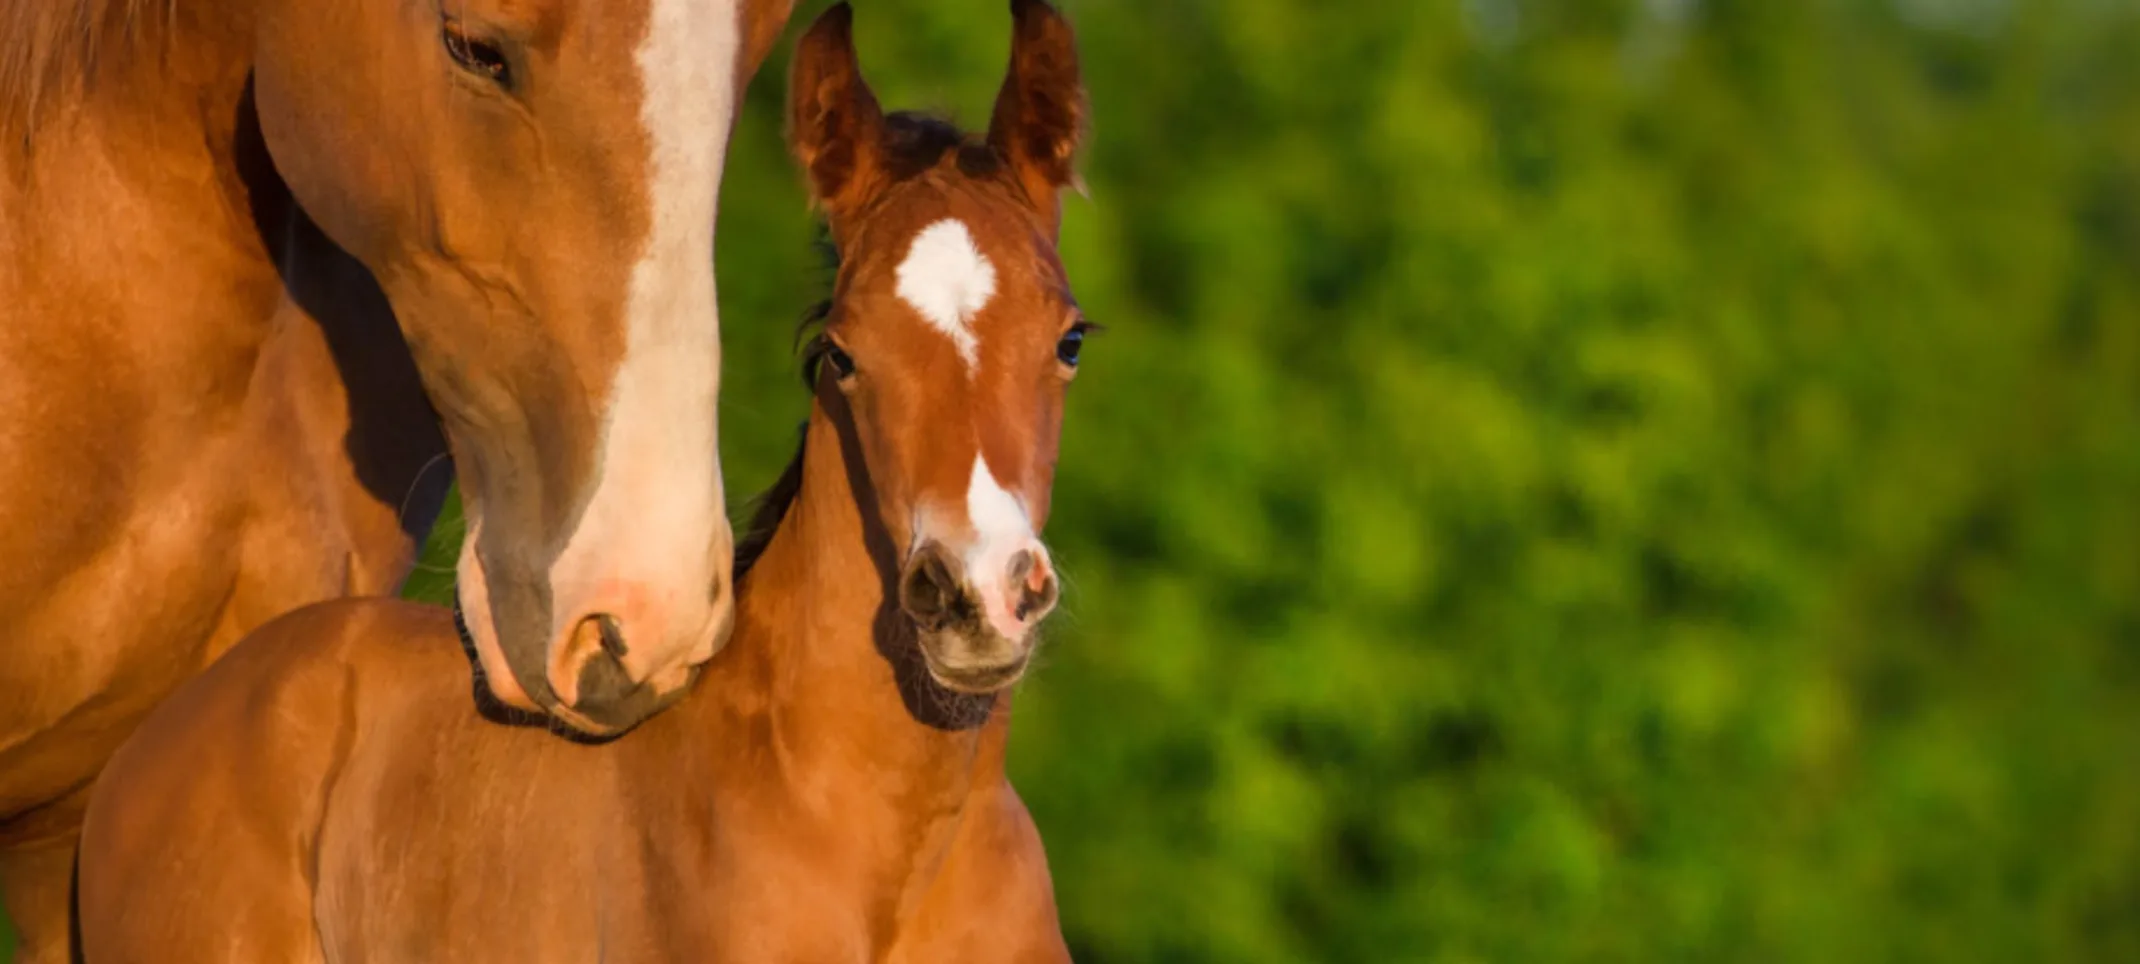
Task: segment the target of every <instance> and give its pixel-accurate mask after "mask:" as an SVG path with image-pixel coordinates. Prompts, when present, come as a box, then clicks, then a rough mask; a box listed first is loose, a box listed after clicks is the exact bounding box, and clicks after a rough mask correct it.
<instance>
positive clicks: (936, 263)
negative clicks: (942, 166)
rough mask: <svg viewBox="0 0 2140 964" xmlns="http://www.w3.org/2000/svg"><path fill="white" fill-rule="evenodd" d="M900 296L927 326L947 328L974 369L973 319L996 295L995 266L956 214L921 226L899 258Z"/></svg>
mask: <svg viewBox="0 0 2140 964" xmlns="http://www.w3.org/2000/svg"><path fill="white" fill-rule="evenodd" d="M898 290H899V297H901V298H903V299H905V300H906V303H907V304H909V305H912V306H913V307H914V310H915V311H917V312H919V313H920V314H921V317H922V319H923V320H925V321H927V322H928V323H929V327H931V328H935V329H936V330H937V331H940V332H943V333H944V336H945V337H947V338H950V339H951V344H952V347H954V348H957V349H958V353H959V357H960V358H961V359H964V360H965V362H966V370H967V371H968V372H971V371H973V367H974V365H975V364H977V363H978V361H979V351H980V345H979V343H978V341H977V340H976V339H975V337H974V333H973V318H974V316H975V315H978V314H980V313H981V309H983V308H986V307H988V299H990V298H993V297H995V294H996V268H995V266H994V265H992V264H989V263H988V257H987V256H986V255H983V254H982V253H981V249H980V248H979V247H978V246H976V245H975V244H974V243H973V234H972V233H971V232H969V231H967V230H966V224H965V222H963V221H960V220H958V219H956V218H945V219H944V220H942V221H938V222H936V223H935V224H931V225H929V226H928V227H926V228H923V229H921V233H920V234H917V235H915V236H914V243H913V244H912V245H911V246H909V247H908V248H907V256H906V260H904V261H901V262H900V263H899V289H898Z"/></svg>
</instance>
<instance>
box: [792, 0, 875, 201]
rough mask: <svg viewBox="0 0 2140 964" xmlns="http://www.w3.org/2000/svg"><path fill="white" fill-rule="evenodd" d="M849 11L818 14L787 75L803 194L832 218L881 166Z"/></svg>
mask: <svg viewBox="0 0 2140 964" xmlns="http://www.w3.org/2000/svg"><path fill="white" fill-rule="evenodd" d="M853 26H854V10H853V9H852V8H850V7H849V6H848V5H847V4H846V3H840V4H837V5H835V6H833V7H832V9H830V10H827V11H825V12H824V13H822V14H820V15H818V18H817V22H816V23H813V24H811V25H810V31H809V32H808V33H805V34H803V38H802V41H801V42H800V43H799V44H797V45H796V48H795V64H794V68H793V70H792V71H791V72H790V74H789V76H788V149H789V150H791V151H793V152H794V154H795V159H796V160H797V161H800V162H801V163H802V166H803V171H804V172H805V173H807V174H808V175H809V178H810V199H811V200H813V201H816V202H817V203H818V204H819V205H820V206H822V207H823V208H824V209H825V213H826V214H828V215H830V216H832V217H834V218H838V217H839V216H840V214H841V213H842V212H845V211H848V210H851V209H852V208H853V207H854V205H855V204H856V203H858V202H860V201H861V200H862V199H863V198H865V197H867V196H868V189H869V186H870V185H871V184H872V183H873V182H874V180H875V179H876V177H877V176H878V172H879V171H880V170H882V165H881V164H880V163H879V160H880V159H879V154H880V152H881V150H882V138H883V132H884V113H883V111H881V110H880V109H878V107H877V97H876V95H875V94H872V93H870V92H869V85H868V84H866V83H864V82H863V81H862V68H861V66H860V65H859V64H858V63H856V61H855V45H854V31H853Z"/></svg>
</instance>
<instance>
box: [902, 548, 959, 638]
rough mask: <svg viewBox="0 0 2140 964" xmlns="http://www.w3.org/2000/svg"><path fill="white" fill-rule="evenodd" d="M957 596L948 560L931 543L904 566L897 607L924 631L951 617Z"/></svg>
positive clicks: (940, 625) (934, 627)
mask: <svg viewBox="0 0 2140 964" xmlns="http://www.w3.org/2000/svg"><path fill="white" fill-rule="evenodd" d="M959 593H960V590H959V581H958V577H957V576H956V575H954V574H953V573H952V571H951V563H950V561H949V560H948V559H947V558H946V557H945V555H944V553H943V551H942V550H941V549H939V548H938V547H936V546H935V545H933V544H932V545H929V546H924V547H923V548H922V549H921V550H920V551H919V552H917V553H916V554H915V557H914V560H913V561H912V562H910V563H908V564H907V571H906V575H905V577H903V578H901V579H900V580H899V607H900V608H901V609H904V610H906V613H907V615H908V616H909V617H912V618H913V620H914V621H915V622H916V623H919V624H920V625H921V626H922V627H923V628H924V629H940V628H942V627H943V626H944V624H946V623H948V622H950V620H951V618H952V616H953V615H954V612H953V610H954V609H956V608H957V606H958V602H959Z"/></svg>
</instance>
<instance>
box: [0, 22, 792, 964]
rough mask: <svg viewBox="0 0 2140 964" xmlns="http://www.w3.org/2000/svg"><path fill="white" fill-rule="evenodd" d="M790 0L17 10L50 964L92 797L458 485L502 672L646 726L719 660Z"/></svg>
mask: <svg viewBox="0 0 2140 964" xmlns="http://www.w3.org/2000/svg"><path fill="white" fill-rule="evenodd" d="M790 3H791V0H425V2H392V0H34V2H32V0H21V2H8V3H5V4H0V555H4V556H5V557H6V558H7V559H8V560H9V564H8V565H7V566H6V567H4V568H0V894H4V896H5V900H6V904H7V909H8V912H9V913H10V914H11V915H12V916H13V917H14V918H15V921H16V923H17V925H18V927H19V928H20V935H21V938H22V941H23V945H22V949H23V951H24V952H25V954H26V956H27V957H28V959H30V960H35V961H56V960H64V959H65V958H66V956H67V953H68V952H67V946H66V945H67V940H66V912H67V902H68V884H69V878H70V876H71V874H72V865H73V854H74V840H75V834H76V828H77V827H78V825H79V821H80V818H81V811H82V807H83V806H84V804H85V802H86V800H87V798H88V795H89V788H90V785H91V783H92V781H93V780H94V779H95V777H96V774H97V773H98V771H99V770H100V769H101V768H102V766H103V765H104V763H105V761H106V760H107V759H108V758H109V756H110V754H111V753H112V752H113V751H114V750H115V749H116V748H117V747H118V746H119V744H120V743H121V742H122V741H123V740H124V739H125V738H126V736H127V735H128V734H129V733H130V732H131V731H132V730H133V728H134V727H135V725H136V724H137V723H138V722H139V720H140V719H141V718H142V717H143V716H144V715H145V714H146V713H147V712H148V711H149V709H150V708H151V707H152V706H153V705H154V704H155V703H156V702H157V701H159V700H160V699H161V698H163V697H164V696H165V695H166V694H167V693H169V692H170V691H171V690H172V689H173V688H174V687H176V686H177V685H178V684H179V683H181V682H182V681H184V680H186V679H187V678H189V677H191V676H193V675H195V674H196V673H198V672H199V671H200V670H201V669H202V667H204V666H206V665H207V664H208V663H209V662H210V661H211V660H212V659H214V658H215V657H216V656H217V654H219V653H221V652H222V651H223V650H225V649H227V648H229V647H230V646H231V645H232V644H233V643H235V642H236V641H237V640H238V639H239V638H240V637H241V636H243V635H244V634H245V633H246V632H247V631H249V630H250V629H252V628H254V627H256V626H258V625H260V624H262V623H264V622H266V621H267V620H269V619H271V618H273V617H275V616H277V615H279V614H281V613H284V612H286V611H289V610H291V609H294V608H296V607H298V606H301V605H304V604H307V603H311V602H314V601H317V600H322V599H329V598H335V597H340V596H346V595H353V594H378V593H389V592H392V591H393V590H394V589H395V587H396V586H397V585H398V584H399V582H400V580H401V579H402V578H403V576H404V575H405V574H406V572H407V570H408V568H409V566H410V564H411V561H412V559H413V558H414V550H415V547H416V545H417V544H418V542H419V541H420V540H421V538H422V536H423V533H424V530H425V529H426V528H427V527H428V526H429V524H430V520H431V518H432V517H433V516H434V515H435V513H436V510H437V508H438V506H439V503H440V500H441V498H442V497H443V494H444V492H445V490H446V487H447V485H448V484H449V483H450V482H451V481H452V476H453V473H455V472H458V474H459V479H460V483H461V486H462V489H463V492H464V495H465V498H466V506H467V510H468V518H469V520H470V533H469V538H468V540H467V542H466V550H465V554H464V555H463V557H462V558H461V560H460V562H459V583H460V586H461V587H462V592H463V594H464V596H465V600H464V601H465V602H466V604H467V613H468V616H469V619H468V625H469V627H470V634H469V635H470V637H471V642H470V646H471V647H472V648H473V649H475V650H476V651H477V653H478V655H479V657H480V662H481V665H482V667H483V669H484V670H485V671H486V672H485V674H484V675H485V678H486V679H487V681H488V682H487V684H486V686H487V688H488V689H490V690H491V691H493V694H494V695H495V696H496V697H498V698H499V699H501V700H503V701H504V702H506V703H508V704H511V705H514V706H518V707H520V708H522V709H526V710H535V711H544V712H549V713H552V714H554V716H555V718H556V719H560V720H562V721H563V722H564V723H565V724H566V725H569V726H572V727H576V728H579V729H582V730H585V731H587V732H590V733H596V734H599V733H608V732H614V731H616V730H619V729H622V728H625V727H628V726H629V725H631V724H633V723H635V722H637V721H638V720H639V719H641V718H644V717H645V716H646V715H648V714H650V713H652V712H654V711H655V710H657V709H659V708H660V706H661V705H663V703H664V702H665V701H668V700H670V699H673V697H674V696H675V695H676V694H678V693H680V692H681V691H682V689H683V684H684V683H685V682H686V681H687V678H688V677H689V675H690V667H692V666H694V665H697V664H700V663H703V662H704V661H705V660H706V659H708V658H710V657H711V656H712V654H713V652H714V650H715V649H716V648H717V647H718V646H719V645H720V643H721V642H722V641H723V640H724V639H725V634H726V632H727V627H728V623H729V621H730V618H731V616H730V607H731V601H730V595H731V594H730V592H729V582H730V580H729V578H728V577H729V567H730V560H731V558H732V556H731V554H730V551H729V548H728V547H729V544H730V535H729V530H728V524H727V522H726V519H725V515H724V512H723V507H722V492H721V483H720V473H719V467H718V464H717V462H716V461H715V459H714V455H713V453H714V448H713V446H714V443H715V424H714V407H713V400H714V397H715V393H716V391H717V388H718V380H717V376H718V363H719V340H718V330H717V325H716V318H715V304H714V282H713V250H712V246H713V225H714V205H715V197H716V193H717V185H718V181H719V178H720V172H721V164H722V159H723V157H724V156H725V153H726V150H727V144H728V137H729V134H730V130H731V124H732V120H733V116H734V109H735V106H736V104H737V101H738V95H739V92H740V90H741V88H742V87H743V85H744V84H745V83H746V81H747V79H748V78H749V76H750V75H751V74H752V73H753V72H754V71H755V69H756V66H757V64H758V62H759V60H760V58H761V57H762V56H763V55H764V54H765V53H766V51H767V50H768V49H770V45H771V44H772V42H773V41H774V40H775V39H776V38H777V36H778V34H779V32H780V29H781V26H782V25H783V24H784V22H785V20H786V18H787V14H788V7H789V5H790ZM449 453H450V455H451V458H452V461H451V463H450V465H449V463H448V462H447V456H448V454H449ZM451 669H452V668H451V667H444V666H442V667H441V668H440V671H441V672H442V673H445V672H447V671H448V670H451ZM451 675H452V676H453V677H455V678H457V679H460V680H462V681H463V683H464V684H465V682H466V680H467V675H466V673H465V672H463V671H454V672H452V673H451Z"/></svg>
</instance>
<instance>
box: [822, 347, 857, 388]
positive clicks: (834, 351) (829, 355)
mask: <svg viewBox="0 0 2140 964" xmlns="http://www.w3.org/2000/svg"><path fill="white" fill-rule="evenodd" d="M825 360H826V361H828V362H831V363H832V373H833V374H834V375H837V376H839V379H840V380H841V381H843V382H844V381H846V380H847V379H848V377H849V376H852V375H853V374H854V373H855V360H854V359H853V358H850V357H848V355H847V353H846V352H844V351H841V350H840V346H838V345H835V344H831V343H830V342H827V343H826V345H825Z"/></svg>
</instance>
